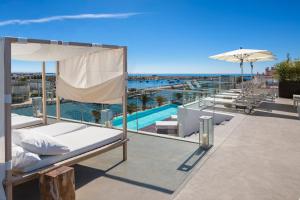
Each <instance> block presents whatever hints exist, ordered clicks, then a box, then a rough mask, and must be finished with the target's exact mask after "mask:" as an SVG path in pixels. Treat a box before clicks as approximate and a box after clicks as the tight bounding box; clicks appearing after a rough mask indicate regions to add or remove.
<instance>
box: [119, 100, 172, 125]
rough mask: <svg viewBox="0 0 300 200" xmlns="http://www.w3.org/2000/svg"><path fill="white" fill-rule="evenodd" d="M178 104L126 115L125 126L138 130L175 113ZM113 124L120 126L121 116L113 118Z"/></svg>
mask: <svg viewBox="0 0 300 200" xmlns="http://www.w3.org/2000/svg"><path fill="white" fill-rule="evenodd" d="M177 107H178V106H177V105H175V104H168V105H164V106H161V107H157V108H153V109H150V110H145V111H140V112H137V113H133V114H130V115H128V117H127V120H128V122H127V128H128V129H130V130H138V129H142V128H144V127H147V126H150V125H152V124H154V123H155V122H156V121H161V120H164V119H167V118H169V117H170V116H171V115H176V114H177V110H178V108H177ZM113 126H115V127H119V128H121V127H122V117H118V118H115V119H114V120H113Z"/></svg>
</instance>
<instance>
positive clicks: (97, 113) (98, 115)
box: [92, 110, 100, 124]
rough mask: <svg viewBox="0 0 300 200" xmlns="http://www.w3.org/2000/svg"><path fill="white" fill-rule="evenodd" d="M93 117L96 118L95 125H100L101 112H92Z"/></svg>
mask: <svg viewBox="0 0 300 200" xmlns="http://www.w3.org/2000/svg"><path fill="white" fill-rule="evenodd" d="M92 115H93V116H94V118H95V123H97V124H99V121H100V112H99V111H97V110H92Z"/></svg>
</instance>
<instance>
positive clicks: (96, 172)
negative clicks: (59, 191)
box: [74, 163, 174, 194]
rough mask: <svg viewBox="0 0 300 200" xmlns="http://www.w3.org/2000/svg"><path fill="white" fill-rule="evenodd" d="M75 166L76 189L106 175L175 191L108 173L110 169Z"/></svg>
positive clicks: (134, 183) (156, 188)
mask: <svg viewBox="0 0 300 200" xmlns="http://www.w3.org/2000/svg"><path fill="white" fill-rule="evenodd" d="M119 164H120V163H118V164H117V165H119ZM117 165H115V166H113V167H111V168H110V169H109V170H111V169H113V168H114V167H116V166H117ZM74 168H75V172H76V173H75V180H76V186H75V187H76V189H78V188H80V187H82V186H84V185H86V184H88V183H89V182H91V181H93V180H95V179H97V178H100V177H106V178H109V179H113V180H117V181H121V182H125V183H128V184H132V185H135V186H139V187H144V188H147V189H151V190H156V191H159V192H163V193H167V194H172V193H173V192H174V191H172V190H169V189H166V188H163V187H159V186H156V185H152V184H148V183H143V182H139V181H136V180H131V179H128V178H124V177H121V176H116V175H111V174H109V173H107V172H108V171H109V170H107V171H103V170H100V169H95V168H92V167H88V166H84V165H76V166H74Z"/></svg>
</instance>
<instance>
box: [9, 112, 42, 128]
mask: <svg viewBox="0 0 300 200" xmlns="http://www.w3.org/2000/svg"><path fill="white" fill-rule="evenodd" d="M41 123H43V120H42V119H40V118H36V117H28V116H24V115H16V114H13V115H12V116H11V127H12V128H13V129H19V128H24V127H28V126H35V125H38V124H41Z"/></svg>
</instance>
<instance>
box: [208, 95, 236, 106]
mask: <svg viewBox="0 0 300 200" xmlns="http://www.w3.org/2000/svg"><path fill="white" fill-rule="evenodd" d="M203 101H204V102H206V103H211V104H221V105H225V106H232V105H234V104H235V100H234V99H223V98H213V97H206V98H204V99H203Z"/></svg>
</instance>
